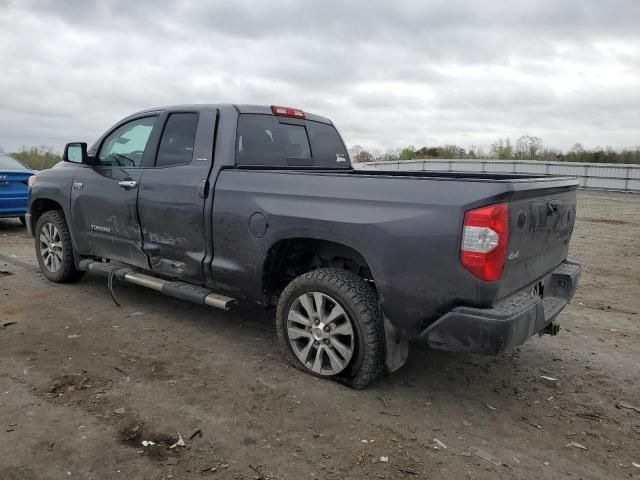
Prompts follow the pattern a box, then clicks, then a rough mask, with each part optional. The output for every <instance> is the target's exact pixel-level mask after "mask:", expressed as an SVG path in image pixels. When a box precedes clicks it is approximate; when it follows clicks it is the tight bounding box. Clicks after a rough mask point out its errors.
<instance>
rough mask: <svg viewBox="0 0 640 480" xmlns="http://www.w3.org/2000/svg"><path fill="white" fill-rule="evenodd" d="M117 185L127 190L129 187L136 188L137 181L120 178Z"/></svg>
mask: <svg viewBox="0 0 640 480" xmlns="http://www.w3.org/2000/svg"><path fill="white" fill-rule="evenodd" d="M118 185H120V186H121V187H122V188H124V189H125V190H127V189H129V188H136V187H137V186H138V182H136V181H135V180H120V181H119V182H118Z"/></svg>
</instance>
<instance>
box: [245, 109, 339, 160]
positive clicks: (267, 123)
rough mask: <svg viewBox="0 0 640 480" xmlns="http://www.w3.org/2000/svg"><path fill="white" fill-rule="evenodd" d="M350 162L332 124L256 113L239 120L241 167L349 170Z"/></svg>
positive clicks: (247, 114) (246, 114)
mask: <svg viewBox="0 0 640 480" xmlns="http://www.w3.org/2000/svg"><path fill="white" fill-rule="evenodd" d="M348 159H349V157H348V155H347V151H346V148H345V146H344V143H343V142H342V139H341V138H340V135H338V132H337V130H336V129H335V127H333V125H328V124H326V123H321V122H316V121H313V120H302V119H297V118H288V117H278V116H274V115H263V114H253V113H243V114H241V115H240V116H239V118H238V130H237V136H236V164H237V165H239V166H274V167H291V166H307V167H320V168H350V163H349V161H348Z"/></svg>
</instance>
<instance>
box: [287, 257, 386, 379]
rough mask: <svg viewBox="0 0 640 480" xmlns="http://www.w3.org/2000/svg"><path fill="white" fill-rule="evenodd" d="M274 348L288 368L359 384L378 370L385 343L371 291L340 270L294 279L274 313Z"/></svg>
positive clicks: (378, 311)
mask: <svg viewBox="0 0 640 480" xmlns="http://www.w3.org/2000/svg"><path fill="white" fill-rule="evenodd" d="M276 328H277V332H278V340H279V341H280V346H281V347H282V350H283V352H284V354H285V356H286V357H287V360H288V361H289V363H290V364H292V365H293V366H295V367H297V368H299V369H301V370H304V371H307V372H309V373H311V374H313V375H316V376H320V377H329V378H333V379H336V380H340V381H342V382H344V383H346V384H347V385H349V386H351V387H353V388H364V387H366V386H367V385H368V384H369V383H371V382H372V381H373V380H374V379H375V378H376V377H377V376H378V375H379V374H380V373H381V372H382V370H383V368H384V362H385V344H384V333H383V325H382V320H381V315H380V308H379V306H378V300H377V297H376V293H375V290H374V289H373V287H372V286H371V285H369V284H368V283H367V282H365V281H364V280H363V279H362V278H360V277H359V276H357V275H355V274H354V273H351V272H349V271H346V270H340V269H332V268H323V269H319V270H314V271H311V272H308V273H306V274H304V275H301V276H299V277H297V278H296V279H294V280H293V281H292V282H291V283H290V284H289V285H288V286H287V287H286V288H285V289H284V291H283V292H282V295H281V296H280V300H279V302H278V309H277V313H276Z"/></svg>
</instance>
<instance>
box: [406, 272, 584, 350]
mask: <svg viewBox="0 0 640 480" xmlns="http://www.w3.org/2000/svg"><path fill="white" fill-rule="evenodd" d="M580 271H581V266H580V264H579V263H577V262H572V261H570V260H565V261H564V262H563V263H562V264H560V265H559V266H558V267H557V268H556V269H555V270H553V271H552V272H551V273H550V274H548V275H547V276H546V277H545V278H543V279H542V280H541V281H540V282H541V283H542V284H543V285H544V293H545V295H544V297H542V298H541V297H540V296H538V295H534V294H531V293H528V292H521V293H516V294H514V295H512V296H510V297H507V298H505V299H503V300H501V301H500V302H499V303H498V304H496V305H495V306H494V307H493V308H471V307H456V308H454V309H453V310H451V311H450V312H449V313H446V314H445V315H443V316H442V317H440V318H439V319H438V320H436V321H435V322H434V323H432V324H431V325H429V327H427V329H425V330H424V331H423V332H422V333H420V335H419V336H418V341H422V342H425V343H427V344H428V345H429V346H430V347H431V348H435V349H439V350H449V351H455V352H470V353H484V354H497V353H500V352H503V351H505V350H508V349H510V348H513V347H515V346H516V345H521V344H523V343H524V342H525V341H527V339H528V338H529V337H531V336H532V335H534V334H535V333H539V332H540V331H541V330H542V329H543V328H544V327H545V326H546V325H548V324H549V323H550V322H551V321H553V320H554V319H555V318H556V317H557V316H558V314H559V313H560V311H561V310H562V309H563V308H564V307H565V306H566V305H567V304H568V303H569V301H570V300H571V298H572V297H573V294H574V293H575V291H576V286H577V285H578V279H579V278H580ZM536 283H537V282H536Z"/></svg>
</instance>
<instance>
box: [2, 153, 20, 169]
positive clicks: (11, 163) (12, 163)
mask: <svg viewBox="0 0 640 480" xmlns="http://www.w3.org/2000/svg"><path fill="white" fill-rule="evenodd" d="M2 168H20V169H23V168H24V165H22V164H21V163H20V162H19V161H17V160H15V159H13V158H12V157H10V156H9V155H5V154H4V153H0V169H2Z"/></svg>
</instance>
